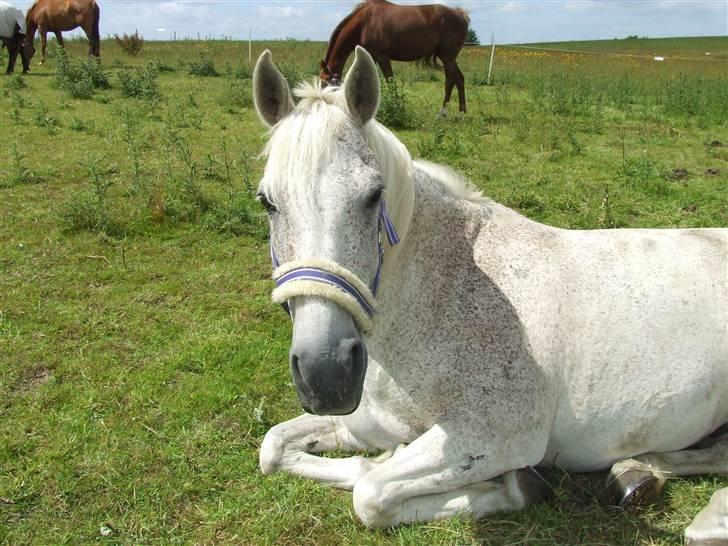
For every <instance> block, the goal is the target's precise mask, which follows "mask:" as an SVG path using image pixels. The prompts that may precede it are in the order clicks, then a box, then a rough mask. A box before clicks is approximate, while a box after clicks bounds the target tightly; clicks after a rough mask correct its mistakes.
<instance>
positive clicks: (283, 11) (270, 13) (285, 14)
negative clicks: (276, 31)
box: [255, 5, 304, 19]
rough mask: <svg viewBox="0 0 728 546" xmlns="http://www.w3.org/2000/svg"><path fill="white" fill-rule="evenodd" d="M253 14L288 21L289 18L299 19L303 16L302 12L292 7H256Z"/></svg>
mask: <svg viewBox="0 0 728 546" xmlns="http://www.w3.org/2000/svg"><path fill="white" fill-rule="evenodd" d="M255 13H256V14H258V15H260V16H262V17H276V18H283V19H290V18H291V17H295V18H299V17H303V16H304V11H303V10H302V9H299V8H294V7H293V6H265V5H263V6H258V7H256V8H255Z"/></svg>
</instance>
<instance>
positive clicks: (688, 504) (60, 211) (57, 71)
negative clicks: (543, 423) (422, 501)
mask: <svg viewBox="0 0 728 546" xmlns="http://www.w3.org/2000/svg"><path fill="white" fill-rule="evenodd" d="M266 47H267V48H270V49H271V50H272V52H273V56H274V61H275V62H276V63H278V65H279V67H281V69H282V71H283V72H284V73H285V74H286V76H287V77H288V78H289V81H296V80H301V79H304V78H311V77H313V76H314V75H316V74H317V73H318V62H319V60H320V59H321V57H322V55H323V53H324V52H325V44H323V43H315V42H288V41H281V42H269V43H260V42H256V43H254V44H253V60H255V59H256V58H257V55H258V54H259V53H260V52H261V51H262V50H263V49H264V48H266ZM538 47H542V48H548V47H552V48H554V49H569V50H578V51H589V52H590V53H573V52H560V51H559V52H549V51H543V50H528V49H521V48H499V49H498V50H497V52H496V58H495V64H494V74H493V79H492V82H491V83H492V85H484V84H485V76H486V70H487V61H488V57H489V54H490V50H489V49H488V48H466V49H465V50H464V51H463V52H462V53H461V55H460V57H459V63H460V66H461V68H462V70H463V72H464V73H465V77H466V94H467V97H468V114H467V115H465V116H464V117H462V118H460V117H458V115H457V114H456V113H455V110H456V108H454V107H453V106H451V107H450V115H449V117H448V118H446V119H441V118H438V117H437V116H436V113H437V111H438V110H439V108H440V105H441V100H442V78H443V75H442V73H441V72H437V71H432V70H427V69H424V68H418V67H416V66H415V65H403V64H396V65H395V66H394V72H395V76H396V80H395V83H393V84H390V85H389V86H386V88H385V91H384V99H383V104H382V108H381V110H380V116H379V118H380V120H382V121H383V122H385V123H386V124H387V125H389V126H390V127H392V128H393V129H394V131H395V132H396V133H397V135H398V136H399V137H400V138H401V139H402V140H403V142H405V143H406V144H407V146H408V147H409V149H410V151H411V152H412V154H413V155H414V156H416V157H424V158H426V159H431V160H434V161H437V162H441V163H445V164H448V165H450V166H452V167H454V168H455V169H456V170H458V171H460V172H461V173H463V174H465V175H466V176H468V177H469V178H470V179H471V180H472V181H473V183H474V184H475V185H476V186H477V187H478V188H480V189H481V190H482V191H483V192H484V193H485V194H486V195H488V196H490V197H492V198H494V199H495V200H497V201H500V202H502V203H504V204H506V205H508V206H511V207H513V208H515V209H517V210H519V211H521V212H522V213H523V214H525V215H527V216H529V217H531V218H533V219H535V220H538V221H541V222H545V223H549V224H552V225H555V226H560V227H573V228H584V229H592V228H611V227H707V226H716V227H718V226H728V39H726V38H695V39H674V40H615V41H608V42H591V43H578V44H577V43H572V44H541V45H539V46H538ZM86 49H87V44H86V43H85V42H83V41H75V40H69V41H68V42H67V51H68V58H66V57H65V56H64V55H62V54H61V53H60V52H59V51H58V50H56V49H54V48H51V51H50V52H49V60H48V63H47V64H46V65H45V66H43V67H38V66H33V68H32V72H31V74H30V75H28V76H27V77H20V76H13V77H3V78H1V79H0V127H2V134H3V139H2V141H3V144H2V145H1V146H0V166H1V168H0V542H2V543H9V544H49V543H52V544H80V543H84V544H85V543H96V542H100V543H111V544H154V543H205V544H213V543H214V544H217V543H223V544H225V543H227V544H239V543H245V544H269V543H276V544H481V543H482V544H533V545H547V544H552V545H557V544H651V545H652V544H660V545H668V544H678V543H680V541H681V536H682V531H683V529H684V528H685V526H686V525H687V524H688V523H689V522H690V520H691V519H692V518H693V517H694V516H695V514H696V513H697V511H698V510H699V509H700V508H701V507H702V506H704V505H705V504H706V503H707V501H708V499H709V497H710V495H711V494H712V492H713V491H714V490H716V489H717V488H718V487H721V486H727V485H728V480H727V479H726V478H725V477H723V478H718V477H710V476H706V477H699V478H691V479H676V480H673V481H671V482H669V483H668V488H667V491H666V494H665V496H664V497H663V498H662V499H661V501H660V502H658V503H656V504H654V505H651V506H649V507H645V508H643V509H640V510H636V511H630V512H624V511H621V510H618V509H614V508H606V507H603V506H601V505H600V504H599V503H598V501H597V499H596V498H595V496H598V495H599V493H600V492H601V486H602V484H603V482H604V479H605V474H603V473H596V474H590V475H567V474H566V473H564V472H560V471H558V470H554V471H552V472H549V474H548V475H547V478H548V479H549V481H550V482H551V483H552V485H553V486H554V487H555V488H556V493H557V498H556V499H555V500H554V501H553V502H551V503H549V504H541V505H537V506H534V507H531V508H529V509H528V510H525V511H523V512H520V513H515V514H501V515H500V516H497V517H492V518H489V519H486V520H483V521H480V522H475V523H473V522H469V521H465V520H450V521H446V522H438V523H432V524H429V525H417V526H409V527H403V528H398V529H395V530H392V531H368V530H366V529H364V528H363V526H362V525H361V524H360V523H359V522H358V521H357V520H356V519H355V516H354V513H353V509H352V507H351V494H350V493H348V492H341V491H337V490H333V489H329V488H326V487H323V486H320V485H317V484H315V483H313V482H309V481H305V480H300V479H296V478H293V477H291V476H287V475H273V476H268V477H264V476H262V475H261V474H260V472H259V471H258V468H257V465H258V462H257V450H258V447H259V444H260V441H261V440H262V437H263V434H264V433H265V431H266V430H267V429H268V428H269V427H270V426H272V425H273V424H276V423H278V422H280V421H282V420H284V419H288V418H290V417H292V416H294V415H296V414H298V413H300V408H299V405H298V402H297V400H296V396H295V393H294V391H293V388H292V386H291V380H290V376H289V371H288V360H287V351H288V344H289V341H290V328H289V321H288V317H287V316H286V315H285V313H284V312H283V311H281V310H280V308H279V307H278V306H276V305H274V304H272V303H271V302H270V300H269V294H270V290H271V287H272V282H271V281H270V279H269V275H270V259H269V254H268V246H267V225H266V221H265V215H264V214H263V211H262V208H260V207H259V205H258V204H257V203H256V202H255V201H254V198H253V197H254V193H255V188H256V186H257V181H258V179H259V177H260V174H261V170H262V167H263V160H261V159H259V158H258V153H259V152H260V150H261V149H262V147H263V144H264V142H265V135H264V130H263V128H262V126H261V124H260V123H259V121H258V119H257V115H256V114H255V112H254V110H253V108H252V97H251V90H250V87H251V83H250V75H251V73H252V66H251V65H250V64H248V61H247V43H240V42H222V41H221V42H184V41H180V42H147V43H146V44H145V46H144V49H143V50H142V52H141V53H140V54H139V55H137V56H127V55H125V54H124V53H122V52H121V51H120V50H119V49H118V47H117V46H116V45H115V44H114V42H113V41H110V40H105V41H103V43H102V45H101V56H102V57H101V58H102V64H101V66H100V68H99V67H97V66H96V65H95V64H93V62H92V61H91V62H89V61H87V60H86V59H85V53H86ZM600 52H610V53H629V54H631V56H616V55H602V54H600ZM706 52H711V55H710V56H706V55H705V53H706ZM3 55H6V53H4V54H3ZM655 55H664V56H665V57H666V60H665V61H663V62H656V61H654V60H653V57H654V56H655ZM671 56H673V57H679V58H676V59H671V58H670V57H671ZM708 58H709V59H710V60H708ZM2 62H5V59H4V58H2V59H0V63H2ZM675 259H676V260H679V259H680V257H679V256H676V257H675ZM605 303H606V304H608V302H605ZM676 342H679V340H678V341H676ZM686 365H689V363H686Z"/></svg>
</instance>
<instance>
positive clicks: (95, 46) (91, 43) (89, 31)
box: [82, 23, 99, 58]
mask: <svg viewBox="0 0 728 546" xmlns="http://www.w3.org/2000/svg"><path fill="white" fill-rule="evenodd" d="M92 25H93V23H92ZM82 28H83V31H84V32H85V33H86V37H87V38H88V56H89V57H97V58H98V57H99V43H98V40H97V39H96V38H95V36H94V30H93V26H91V27H89V28H86V26H84V27H82Z"/></svg>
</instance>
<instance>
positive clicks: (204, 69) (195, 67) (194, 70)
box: [187, 53, 220, 78]
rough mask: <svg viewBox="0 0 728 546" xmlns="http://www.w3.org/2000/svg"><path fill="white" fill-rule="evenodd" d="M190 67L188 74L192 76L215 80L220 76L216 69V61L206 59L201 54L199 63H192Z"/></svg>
mask: <svg viewBox="0 0 728 546" xmlns="http://www.w3.org/2000/svg"><path fill="white" fill-rule="evenodd" d="M189 65H190V67H189V70H188V72H187V73H188V74H190V75H191V76H199V77H201V78H213V77H217V76H219V75H220V73H219V72H218V71H217V69H216V68H215V61H214V60H213V59H211V58H210V57H206V56H205V55H203V54H202V53H200V58H199V60H197V61H190V63H189Z"/></svg>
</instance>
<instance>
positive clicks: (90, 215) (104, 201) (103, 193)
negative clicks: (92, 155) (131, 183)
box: [61, 159, 123, 236]
mask: <svg viewBox="0 0 728 546" xmlns="http://www.w3.org/2000/svg"><path fill="white" fill-rule="evenodd" d="M87 171H88V176H89V178H90V185H91V188H89V189H85V190H83V191H81V192H79V193H77V194H74V195H73V197H72V198H71V199H70V200H69V201H68V202H67V203H66V205H65V209H64V210H63V212H62V214H61V220H62V223H63V224H64V225H65V228H66V229H67V230H68V231H71V232H78V231H89V232H103V233H106V234H107V235H112V236H118V235H121V234H122V232H123V230H122V228H121V226H120V225H119V224H118V223H116V222H114V221H112V219H111V206H110V204H109V188H111V186H112V184H113V182H112V181H111V180H110V179H107V178H104V176H103V174H102V171H101V167H100V162H99V160H98V159H94V160H92V161H91V162H90V163H89V164H88V165H87Z"/></svg>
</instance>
